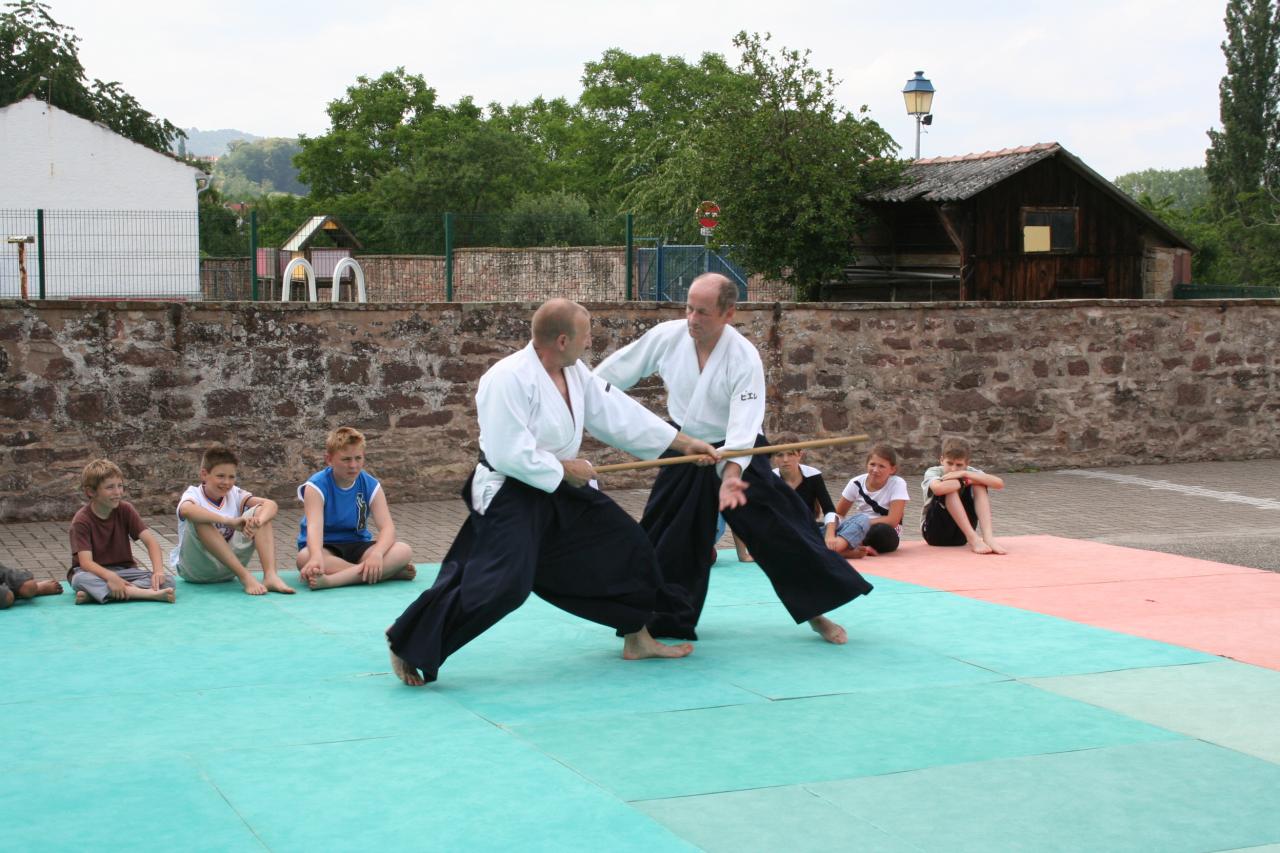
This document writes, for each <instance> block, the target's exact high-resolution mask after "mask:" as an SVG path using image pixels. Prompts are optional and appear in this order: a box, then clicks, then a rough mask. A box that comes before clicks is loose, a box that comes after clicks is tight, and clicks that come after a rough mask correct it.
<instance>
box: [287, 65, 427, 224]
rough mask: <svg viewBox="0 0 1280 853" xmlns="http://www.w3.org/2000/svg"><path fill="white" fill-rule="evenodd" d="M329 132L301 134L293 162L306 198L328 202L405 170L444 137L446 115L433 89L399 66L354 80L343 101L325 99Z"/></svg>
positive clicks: (361, 190) (369, 186)
mask: <svg viewBox="0 0 1280 853" xmlns="http://www.w3.org/2000/svg"><path fill="white" fill-rule="evenodd" d="M327 112H328V113H329V130H328V132H327V133H325V134H324V135H323V136H318V137H315V138H309V137H307V136H302V137H301V138H299V140H298V144H299V145H300V146H301V147H302V151H301V153H299V154H298V155H297V156H296V157H295V158H294V163H295V164H297V166H298V173H299V179H300V180H301V181H302V183H304V184H307V185H308V186H310V187H311V194H312V196H314V197H316V198H320V199H330V198H335V197H338V196H342V195H347V194H350V193H358V192H364V191H367V190H369V189H370V188H372V187H373V185H374V183H375V182H376V181H377V180H378V179H379V178H380V177H382V176H383V175H386V174H388V173H391V172H393V171H395V170H396V169H403V168H405V167H407V166H408V165H409V164H410V163H411V162H412V161H413V159H414V158H415V157H416V156H417V155H418V154H419V153H420V152H421V151H422V149H423V148H424V147H426V146H428V145H431V144H436V143H437V142H438V141H439V139H440V138H441V136H443V134H444V124H445V122H446V121H447V120H448V118H449V116H448V114H447V112H446V111H445V110H443V109H441V108H440V107H437V106H436V90H435V89H432V88H431V87H430V86H428V85H427V83H426V81H425V80H424V79H423V78H422V76H421V75H418V74H406V73H405V70H404V68H397V69H396V70H395V71H388V72H386V73H384V74H383V75H382V76H380V77H378V78H377V79H373V80H371V79H369V78H368V77H364V76H360V77H357V78H356V84H355V85H354V86H349V87H347V95H346V97H345V98H339V99H338V100H336V101H330V102H329V106H328V108H327Z"/></svg>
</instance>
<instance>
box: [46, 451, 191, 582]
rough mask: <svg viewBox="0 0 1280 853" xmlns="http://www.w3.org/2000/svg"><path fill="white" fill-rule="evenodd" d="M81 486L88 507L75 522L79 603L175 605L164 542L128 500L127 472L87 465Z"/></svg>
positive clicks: (71, 576)
mask: <svg viewBox="0 0 1280 853" xmlns="http://www.w3.org/2000/svg"><path fill="white" fill-rule="evenodd" d="M80 487H81V488H82V489H83V490H84V494H85V497H87V498H88V499H89V503H88V504H87V505H85V506H82V507H81V508H80V511H79V512H77V513H76V514H75V518H73V519H71V568H70V569H68V570H67V578H68V580H70V581H71V588H72V589H74V590H75V591H76V604H87V603H89V602H90V601H96V602H97V603H98V604H105V603H107V601H167V602H169V603H170V604H172V603H173V601H174V596H175V593H174V590H173V578H172V577H171V576H169V575H167V574H165V571H164V557H163V556H162V555H161V553H160V542H159V540H157V539H156V535H155V534H154V533H152V532H151V529H150V528H149V527H147V525H146V524H145V523H144V522H143V520H142V516H140V515H138V511H137V510H136V509H134V508H133V504H131V503H129V502H128V501H127V500H125V499H124V473H123V472H121V470H120V468H119V467H118V466H117V465H116V464H115V463H114V462H112V461H110V460H109V459H95V460H94V461H92V462H90V463H89V464H88V465H86V466H85V469H84V473H83V474H81V476H80ZM131 540H136V541H141V542H142V544H143V545H145V546H147V556H148V557H149V558H150V559H151V571H149V572H148V571H146V570H145V569H141V568H138V563H137V561H136V560H134V559H133V546H132V544H131Z"/></svg>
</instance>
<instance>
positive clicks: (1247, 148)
mask: <svg viewBox="0 0 1280 853" xmlns="http://www.w3.org/2000/svg"><path fill="white" fill-rule="evenodd" d="M1224 23H1225V24H1226V28H1227V40H1226V41H1225V42H1223V44H1222V53H1223V55H1224V56H1225V57H1226V61H1227V73H1226V76H1224V77H1223V78H1222V82H1221V83H1220V84H1219V86H1218V95H1219V110H1220V116H1221V119H1222V130H1220V131H1218V130H1210V131H1209V140H1210V146H1209V150H1208V151H1207V152H1205V154H1206V160H1205V167H1206V171H1207V173H1208V176H1209V185H1210V186H1211V187H1212V190H1213V198H1214V203H1215V205H1216V207H1217V208H1218V210H1219V211H1221V212H1227V211H1234V212H1237V213H1239V214H1241V215H1244V216H1248V215H1251V214H1252V213H1253V212H1255V211H1254V210H1253V209H1252V207H1253V206H1252V205H1250V204H1249V203H1248V201H1247V199H1248V197H1250V196H1252V195H1253V194H1255V193H1257V192H1258V191H1259V190H1270V191H1273V192H1275V191H1280V111H1278V110H1277V97H1278V96H1280V87H1277V85H1276V79H1277V77H1276V72H1277V61H1278V60H1280V4H1277V3H1276V2H1275V0H1228V3H1227V10H1226V18H1225V20H1224Z"/></svg>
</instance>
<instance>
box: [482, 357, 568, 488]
mask: <svg viewBox="0 0 1280 853" xmlns="http://www.w3.org/2000/svg"><path fill="white" fill-rule="evenodd" d="M487 378H488V379H489V381H487V382H481V383H480V390H479V391H478V392H477V393H476V416H477V420H479V422H480V434H481V435H482V436H484V454H485V458H486V459H487V460H488V462H489V466H490V467H491V468H493V470H495V471H497V472H498V473H500V474H505V475H507V476H508V477H515V478H516V479H517V480H519V481H521V482H522V483H527V484H528V485H530V486H533V487H534V488H535V489H541V490H542V491H544V492H548V493H550V492H554V491H555V490H556V489H557V488H558V487H559V485H560V482H561V481H562V480H563V479H564V466H563V465H561V464H560V460H558V459H556V457H555V455H554V454H552V453H550V452H548V451H546V450H539V449H538V443H537V440H536V439H535V438H534V436H533V433H532V432H530V431H529V426H528V424H529V419H530V408H529V397H528V390H527V389H526V388H524V387H523V385H522V383H521V381H520V378H519V376H517V375H516V374H513V373H509V372H502V373H496V374H490V375H489V376H488V377H487Z"/></svg>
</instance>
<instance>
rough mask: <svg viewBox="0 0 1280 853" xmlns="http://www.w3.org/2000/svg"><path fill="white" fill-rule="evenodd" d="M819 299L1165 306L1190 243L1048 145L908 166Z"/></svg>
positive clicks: (1187, 268)
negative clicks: (1141, 301) (1090, 300)
mask: <svg viewBox="0 0 1280 853" xmlns="http://www.w3.org/2000/svg"><path fill="white" fill-rule="evenodd" d="M867 200H868V202H869V204H870V205H871V207H872V209H873V210H874V211H875V212H876V214H877V220H878V224H877V225H876V226H874V227H872V228H871V229H869V230H868V231H867V232H866V233H864V234H861V235H859V236H858V237H857V238H856V239H855V241H854V242H855V251H856V252H857V256H858V257H857V260H856V261H855V262H854V263H853V264H851V265H850V266H849V267H848V268H847V269H846V270H845V276H844V280H843V281H842V282H837V283H833V284H832V285H829V286H828V287H827V288H826V289H825V297H826V298H827V299H828V300H829V301H843V300H870V301H885V300H888V301H904V300H918V299H975V300H1009V301H1027V300H1037V299H1068V298H1087V297H1097V298H1123V299H1137V298H1144V297H1145V298H1154V299H1169V298H1172V295H1173V286H1174V285H1176V284H1186V283H1189V282H1190V280H1191V245H1190V244H1189V243H1188V242H1187V241H1186V240H1185V239H1184V238H1183V237H1182V236H1181V235H1179V234H1178V233H1176V232H1175V231H1174V230H1173V229H1171V228H1170V227H1169V226H1168V225H1166V224H1165V223H1164V222H1162V221H1160V219H1159V218H1158V217H1156V216H1155V215H1153V214H1152V213H1151V212H1150V211H1148V210H1147V209H1146V208H1144V207H1142V206H1141V205H1140V204H1138V203H1137V202H1135V201H1134V200H1133V199H1131V198H1129V196H1127V195H1126V194H1125V193H1124V192H1122V191H1121V190H1120V189H1119V188H1118V187H1117V186H1116V185H1115V184H1113V183H1112V182H1111V181H1108V180H1107V179H1106V178H1104V177H1102V176H1101V175H1099V174H1098V173H1097V172H1095V171H1093V170H1092V169H1090V168H1089V167H1088V166H1086V165H1085V164H1084V162H1082V161H1081V160H1080V159H1079V158H1078V157H1076V156H1075V155H1073V154H1071V153H1070V152H1069V151H1067V150H1066V149H1065V148H1063V147H1062V146H1061V145H1059V144H1057V143H1056V142H1050V143H1042V144H1039V145H1030V146H1026V147H1023V148H1006V149H1004V150H1001V151H988V152H985V153H982V154H966V155H964V156H960V157H934V158H931V159H928V160H916V161H915V162H913V163H911V164H909V165H908V166H907V168H906V171H905V173H904V175H903V180H902V181H901V183H899V184H898V185H897V186H894V187H891V188H889V189H885V190H880V191H878V192H876V193H873V194H872V195H870V196H869V197H868V199H867Z"/></svg>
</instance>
